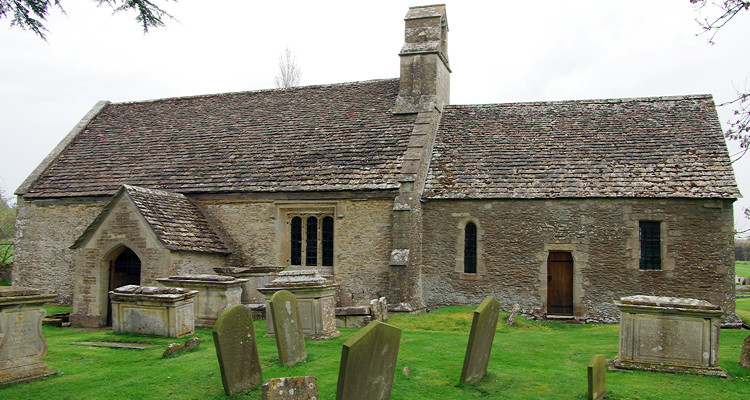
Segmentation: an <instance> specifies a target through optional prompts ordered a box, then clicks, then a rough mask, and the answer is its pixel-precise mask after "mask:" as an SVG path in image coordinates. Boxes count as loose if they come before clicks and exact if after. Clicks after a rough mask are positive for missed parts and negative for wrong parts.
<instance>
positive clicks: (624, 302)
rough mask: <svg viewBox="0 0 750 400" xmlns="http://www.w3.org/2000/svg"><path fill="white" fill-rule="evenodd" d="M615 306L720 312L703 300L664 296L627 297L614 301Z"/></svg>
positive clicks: (719, 309) (717, 307) (719, 308)
mask: <svg viewBox="0 0 750 400" xmlns="http://www.w3.org/2000/svg"><path fill="white" fill-rule="evenodd" d="M615 305H617V306H618V307H621V306H645V307H660V308H679V309H687V310H706V311H721V307H719V306H717V305H714V304H711V303H709V302H707V301H705V300H698V299H688V298H680V297H665V296H643V295H638V296H628V297H623V298H621V299H620V301H615Z"/></svg>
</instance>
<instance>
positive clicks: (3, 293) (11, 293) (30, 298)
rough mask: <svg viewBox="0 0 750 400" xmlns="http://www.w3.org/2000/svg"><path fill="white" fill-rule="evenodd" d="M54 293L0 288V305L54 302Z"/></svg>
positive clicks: (10, 287) (55, 296) (17, 288)
mask: <svg viewBox="0 0 750 400" xmlns="http://www.w3.org/2000/svg"><path fill="white" fill-rule="evenodd" d="M55 298H57V295H56V294H54V293H44V291H42V290H40V289H33V288H27V287H22V286H0V305H1V304H18V303H38V302H41V303H45V302H50V301H53V300H55Z"/></svg>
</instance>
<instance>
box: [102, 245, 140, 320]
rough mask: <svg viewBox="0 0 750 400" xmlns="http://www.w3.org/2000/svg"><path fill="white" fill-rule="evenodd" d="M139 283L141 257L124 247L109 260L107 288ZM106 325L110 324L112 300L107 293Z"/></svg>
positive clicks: (112, 288)
mask: <svg viewBox="0 0 750 400" xmlns="http://www.w3.org/2000/svg"><path fill="white" fill-rule="evenodd" d="M140 284H141V259H140V258H138V256H137V255H136V254H135V253H134V252H133V250H130V249H125V250H123V251H122V253H120V255H118V256H117V257H116V258H115V259H114V260H111V261H110V262H109V290H114V289H117V288H118V287H120V286H125V285H140ZM107 325H108V326H109V325H112V302H111V301H110V300H109V294H107Z"/></svg>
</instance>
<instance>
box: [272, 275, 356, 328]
mask: <svg viewBox="0 0 750 400" xmlns="http://www.w3.org/2000/svg"><path fill="white" fill-rule="evenodd" d="M338 286H339V285H338V284H337V283H335V282H334V281H333V280H332V279H331V278H330V277H329V276H324V275H321V273H320V272H319V271H317V270H314V269H312V270H292V271H282V272H280V273H279V275H278V277H277V278H276V279H274V280H273V281H271V282H269V283H268V284H267V285H266V286H265V287H262V288H258V291H259V292H260V293H262V294H263V296H264V297H265V298H266V302H267V303H268V302H270V299H271V296H273V294H274V293H276V292H278V291H279V290H288V291H290V292H292V294H294V297H296V298H297V305H298V309H299V313H300V320H301V325H302V333H304V334H305V337H306V338H308V339H320V340H325V339H330V338H334V337H336V336H340V335H341V332H339V331H338V330H337V329H336V289H337V288H338ZM269 307H270V305H268V306H267V307H266V310H267V309H268V308H269ZM273 335H275V332H274V329H273V323H272V322H271V319H270V318H266V337H272V336H273Z"/></svg>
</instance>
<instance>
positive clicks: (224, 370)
mask: <svg viewBox="0 0 750 400" xmlns="http://www.w3.org/2000/svg"><path fill="white" fill-rule="evenodd" d="M213 335H214V345H215V346H216V355H217V357H218V358H219V368H220V370H221V381H222V383H223V384H224V392H225V393H226V394H227V396H231V395H233V394H235V393H239V392H244V391H247V390H250V389H252V388H253V386H255V385H259V384H260V383H261V380H262V376H261V369H260V360H259V358H258V346H257V343H256V336H255V329H254V328H253V319H252V312H251V311H250V309H249V308H247V307H245V306H243V305H235V306H231V307H229V308H227V309H226V310H224V312H223V313H221V315H220V316H219V319H217V320H216V324H214V328H213Z"/></svg>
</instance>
